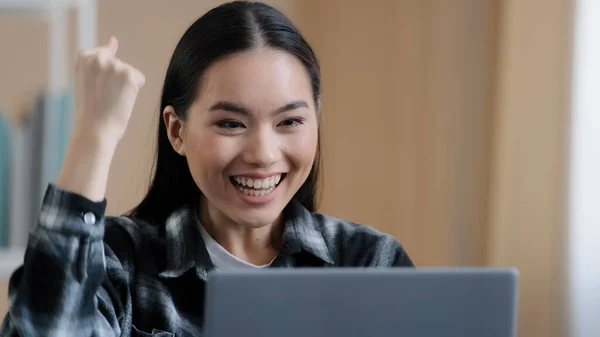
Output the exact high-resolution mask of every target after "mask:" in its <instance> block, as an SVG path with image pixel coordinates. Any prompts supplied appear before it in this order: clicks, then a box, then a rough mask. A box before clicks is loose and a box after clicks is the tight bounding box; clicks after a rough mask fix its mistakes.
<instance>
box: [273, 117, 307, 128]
mask: <svg viewBox="0 0 600 337" xmlns="http://www.w3.org/2000/svg"><path fill="white" fill-rule="evenodd" d="M301 124H304V119H302V118H299V117H294V118H288V119H286V120H284V121H283V122H281V123H279V125H280V126H284V127H294V126H298V125H301Z"/></svg>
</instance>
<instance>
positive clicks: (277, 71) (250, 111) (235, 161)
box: [180, 48, 318, 228]
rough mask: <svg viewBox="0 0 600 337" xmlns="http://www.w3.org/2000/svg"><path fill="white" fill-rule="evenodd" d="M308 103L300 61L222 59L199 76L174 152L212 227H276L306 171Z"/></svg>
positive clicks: (313, 133)
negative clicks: (180, 158) (195, 95)
mask: <svg viewBox="0 0 600 337" xmlns="http://www.w3.org/2000/svg"><path fill="white" fill-rule="evenodd" d="M312 97H313V95H312V89H311V83H310V79H309V76H308V74H307V72H306V69H305V68H304V66H303V65H302V63H301V62H300V61H299V60H298V59H296V58H295V57H294V56H293V55H291V54H289V53H286V52H283V51H279V50H274V49H269V48H261V49H257V50H253V51H250V52H244V53H238V54H234V55H230V56H228V57H226V58H224V59H222V60H220V61H218V62H216V63H214V64H213V65H211V66H210V67H209V68H208V69H207V70H206V71H205V72H204V74H203V76H202V80H201V85H200V88H199V95H198V98H197V99H196V102H195V103H194V104H193V105H192V106H191V108H190V111H189V112H188V117H187V119H186V121H185V122H184V123H183V127H182V129H181V141H182V147H181V148H182V150H183V152H184V153H183V154H184V155H185V156H186V157H187V161H188V164H189V168H190V171H191V174H192V177H193V178H194V180H195V182H196V184H197V185H198V187H199V188H200V190H201V191H202V193H203V194H204V196H205V197H206V204H205V207H206V208H207V209H205V210H207V211H208V214H209V216H210V217H211V219H212V220H213V221H219V219H218V218H223V220H233V221H234V222H235V223H237V224H239V225H242V226H247V227H254V228H257V227H261V226H264V225H268V224H272V223H273V222H274V221H276V219H277V218H278V217H279V215H280V214H281V212H282V210H283V208H284V207H285V206H286V205H287V203H288V202H289V201H290V199H291V198H292V197H293V196H294V194H295V193H296V192H297V191H298V189H299V188H300V186H301V185H302V184H303V183H304V181H305V180H306V178H307V176H308V174H309V172H310V170H311V168H312V165H313V161H314V158H315V152H316V148H317V138H318V122H317V111H316V110H317V109H316V107H315V104H314V101H313V98H312ZM180 153H181V152H180ZM215 218H217V219H215Z"/></svg>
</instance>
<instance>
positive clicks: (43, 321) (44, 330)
mask: <svg viewBox="0 0 600 337" xmlns="http://www.w3.org/2000/svg"><path fill="white" fill-rule="evenodd" d="M105 209H106V200H104V201H102V202H92V201H91V200H88V199H86V198H84V197H83V196H80V195H77V194H74V193H70V192H67V191H64V190H60V189H59V188H57V187H56V186H54V185H52V184H51V185H49V187H48V189H47V191H46V194H45V196H44V199H43V202H42V207H41V213H40V216H39V220H38V223H37V224H36V225H35V226H34V228H33V229H32V230H31V232H30V235H29V240H28V243H27V249H26V252H25V258H24V263H23V265H22V266H21V267H20V268H19V269H17V270H16V271H15V272H14V273H13V274H12V276H11V279H10V283H9V295H8V302H9V303H8V307H9V310H8V313H7V315H6V317H5V318H4V321H3V322H2V325H1V326H0V336H48V337H50V336H121V333H122V332H126V333H125V334H123V336H129V331H130V330H131V327H130V325H131V319H127V317H128V316H129V317H130V314H131V295H130V293H129V291H128V289H129V287H128V286H127V284H128V277H127V273H126V272H125V270H124V268H123V266H122V265H121V263H120V261H119V260H118V258H117V256H116V255H115V254H114V252H113V251H112V250H111V249H110V247H108V246H107V245H105V244H104V241H103V237H104V212H105Z"/></svg>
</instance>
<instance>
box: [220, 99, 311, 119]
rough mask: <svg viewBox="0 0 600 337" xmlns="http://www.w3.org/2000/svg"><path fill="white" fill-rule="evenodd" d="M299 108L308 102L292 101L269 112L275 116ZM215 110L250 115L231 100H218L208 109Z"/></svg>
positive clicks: (248, 111)
mask: <svg viewBox="0 0 600 337" xmlns="http://www.w3.org/2000/svg"><path fill="white" fill-rule="evenodd" d="M299 108H308V104H307V103H306V102H305V101H303V100H297V101H292V102H290V103H288V104H286V105H284V106H282V107H280V108H277V109H275V111H273V112H272V113H271V114H272V115H274V116H275V115H279V114H281V113H284V112H288V111H292V110H296V109H299ZM216 110H222V111H229V112H234V113H237V114H240V115H244V116H248V115H250V110H248V109H246V108H244V107H243V106H241V105H239V104H236V103H233V102H227V101H219V102H217V103H215V104H214V105H213V106H212V107H211V108H210V109H209V111H216Z"/></svg>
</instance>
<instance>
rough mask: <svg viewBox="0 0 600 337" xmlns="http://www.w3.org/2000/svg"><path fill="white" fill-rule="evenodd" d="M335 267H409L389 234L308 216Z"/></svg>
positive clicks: (334, 220) (399, 244)
mask: <svg viewBox="0 0 600 337" xmlns="http://www.w3.org/2000/svg"><path fill="white" fill-rule="evenodd" d="M311 216H312V220H313V223H314V225H315V227H316V228H317V230H318V231H319V232H321V233H322V234H323V239H324V240H325V243H326V244H327V246H328V248H329V251H330V253H331V254H332V256H333V259H334V261H335V262H336V264H339V265H342V266H356V267H359V266H412V265H413V264H412V261H411V260H410V258H409V257H408V254H407V253H406V251H405V250H404V247H403V246H402V244H401V243H400V242H399V241H398V240H397V239H396V238H395V237H394V236H392V235H390V234H386V233H383V232H381V231H379V230H377V229H375V228H373V227H370V226H366V225H362V224H358V223H355V222H352V221H348V220H344V219H340V218H336V217H333V216H328V215H325V214H322V213H316V212H313V213H311Z"/></svg>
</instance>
